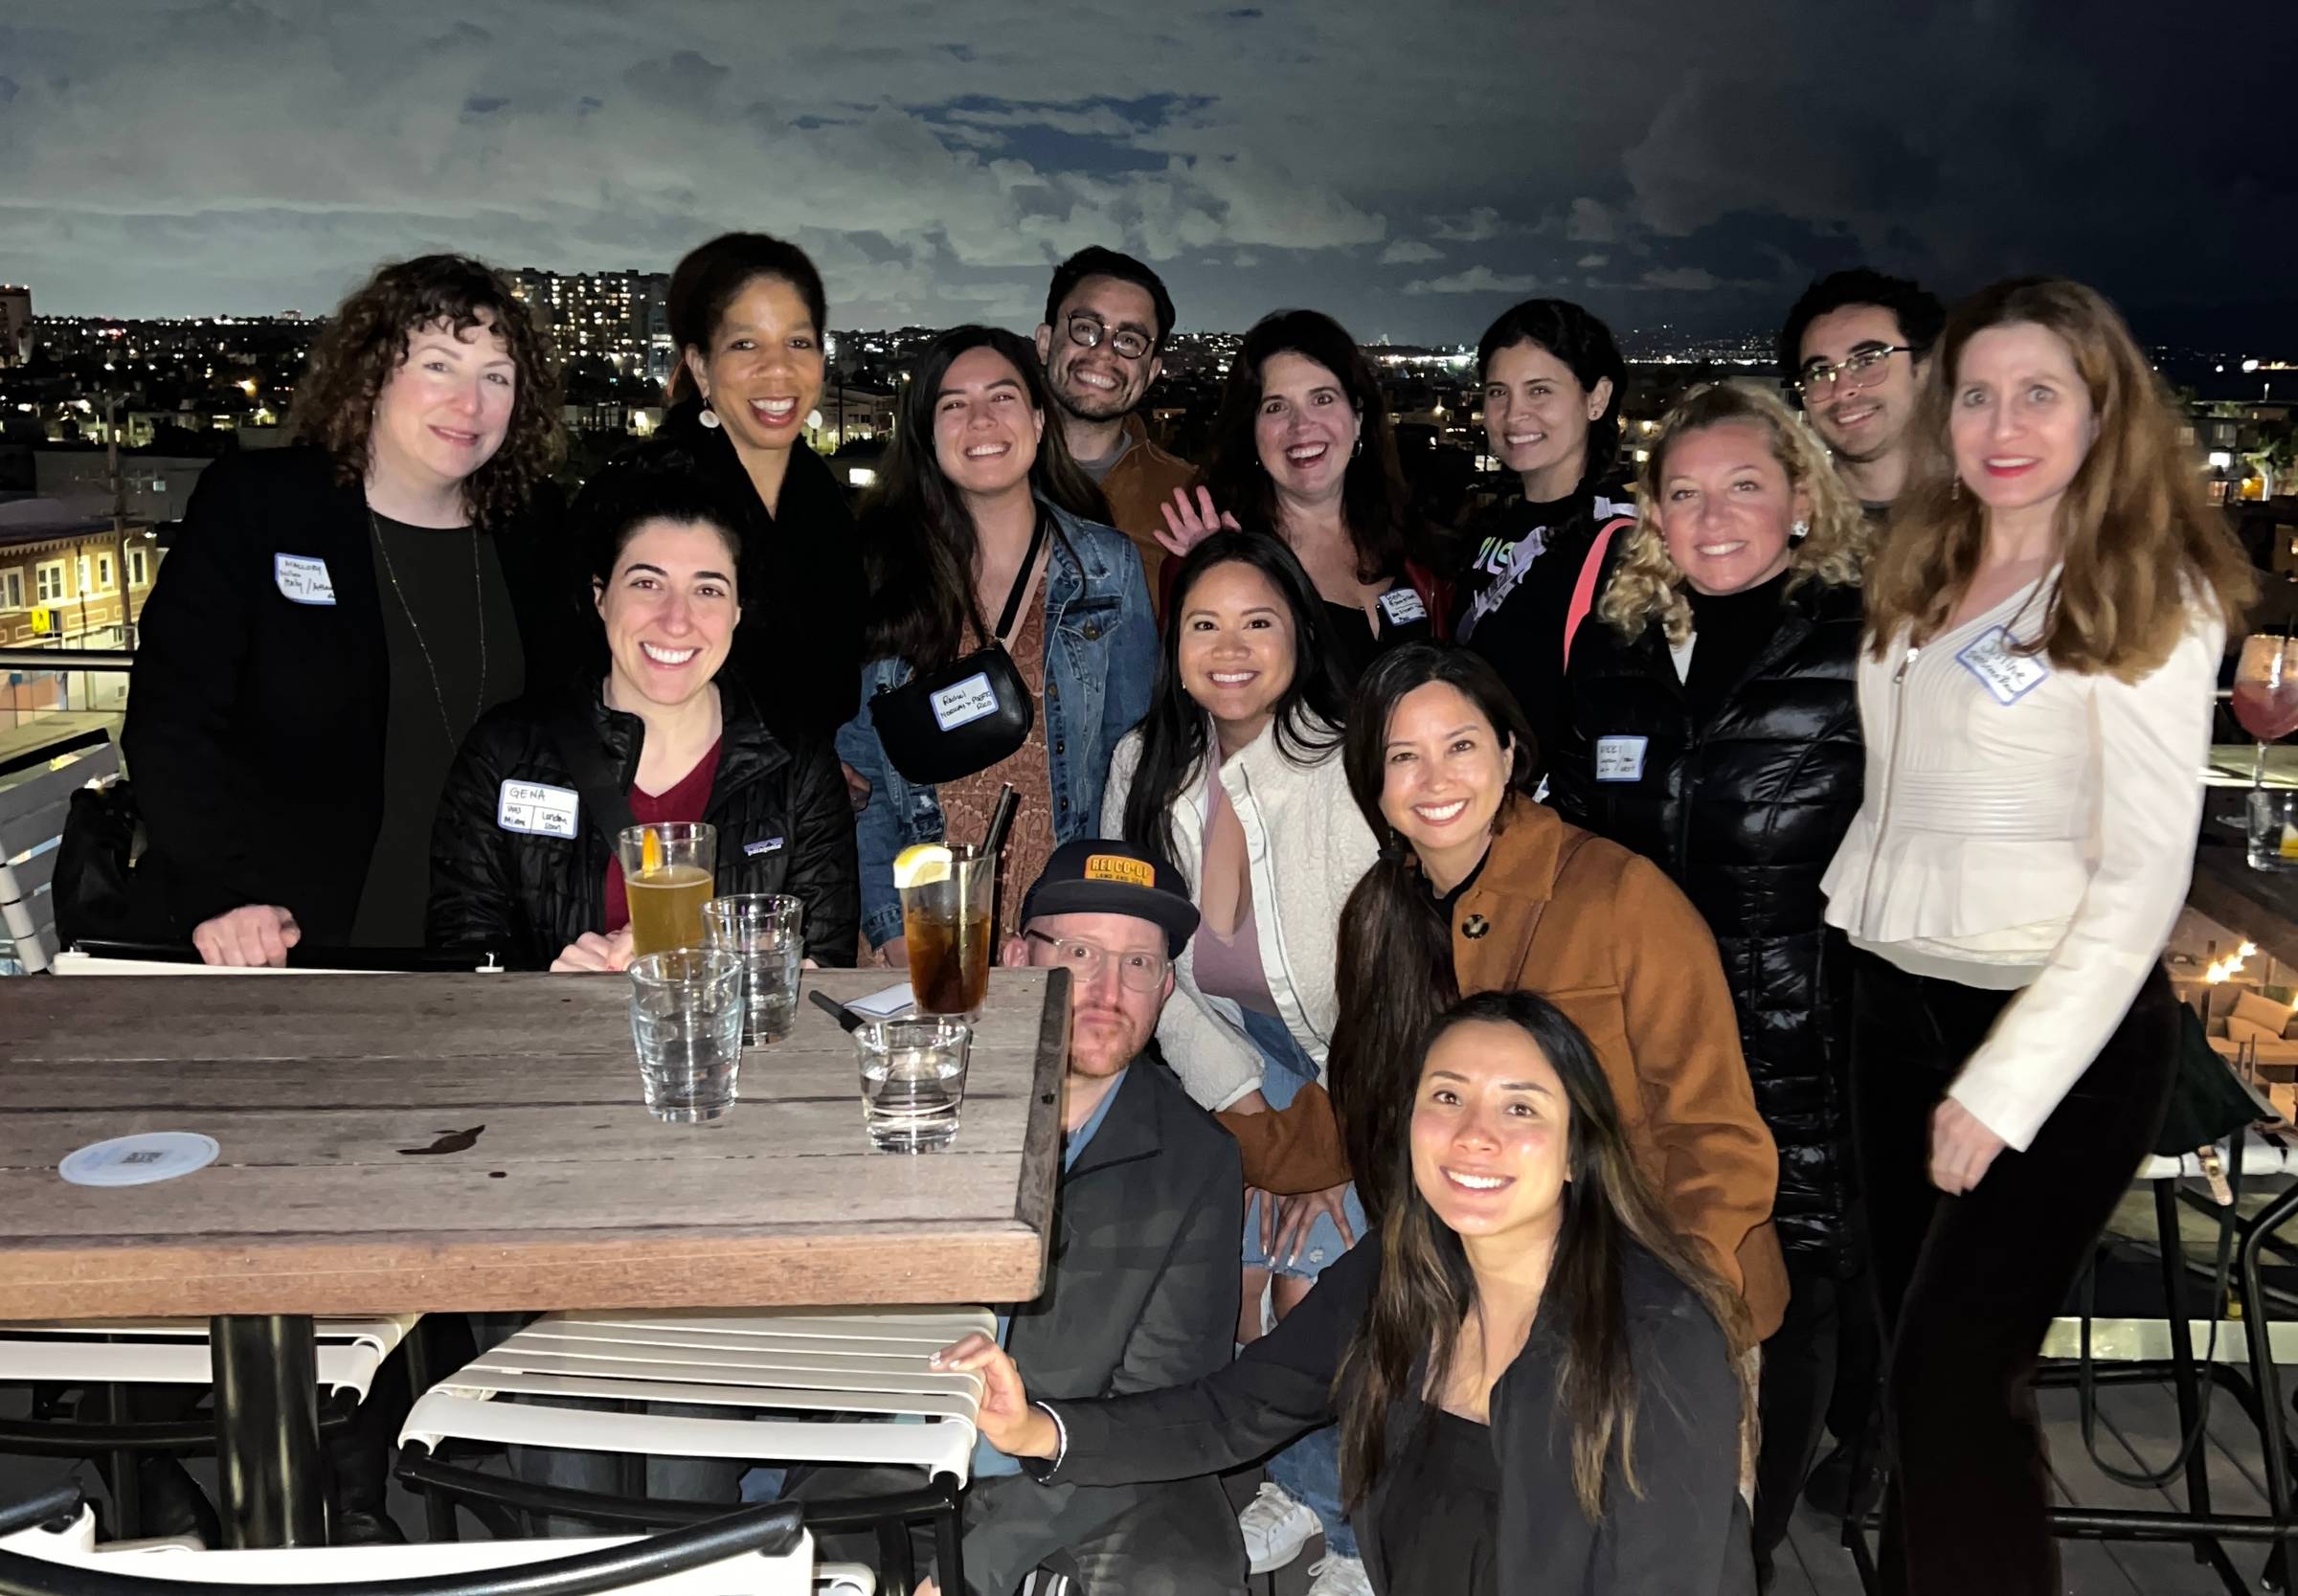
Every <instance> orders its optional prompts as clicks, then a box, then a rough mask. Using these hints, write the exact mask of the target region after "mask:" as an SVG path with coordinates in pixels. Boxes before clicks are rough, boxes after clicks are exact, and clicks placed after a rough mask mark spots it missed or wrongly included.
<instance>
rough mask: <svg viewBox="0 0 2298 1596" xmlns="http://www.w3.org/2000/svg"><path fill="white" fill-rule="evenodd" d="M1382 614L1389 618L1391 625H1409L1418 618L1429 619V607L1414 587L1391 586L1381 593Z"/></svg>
mask: <svg viewBox="0 0 2298 1596" xmlns="http://www.w3.org/2000/svg"><path fill="white" fill-rule="evenodd" d="M1381 614H1383V615H1384V616H1386V617H1387V618H1388V624H1389V625H1391V626H1409V625H1411V624H1412V623H1413V622H1414V621H1416V620H1426V619H1428V618H1429V607H1428V606H1427V605H1426V604H1424V603H1422V602H1421V601H1420V595H1419V594H1418V593H1416V592H1414V591H1413V590H1412V589H1410V588H1390V589H1389V590H1388V591H1387V592H1386V593H1384V594H1382V595H1381Z"/></svg>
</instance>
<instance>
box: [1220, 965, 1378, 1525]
mask: <svg viewBox="0 0 2298 1596" xmlns="http://www.w3.org/2000/svg"><path fill="white" fill-rule="evenodd" d="M1245 1030H1246V1034H1248V1035H1249V1036H1250V1037H1251V1038H1252V1040H1253V1042H1254V1044H1255V1045H1258V1046H1259V1048H1260V1050H1261V1062H1262V1064H1263V1065H1264V1066H1265V1067H1266V1068H1263V1069H1262V1071H1261V1095H1262V1096H1263V1097H1266V1098H1267V1099H1268V1100H1269V1106H1270V1107H1271V1108H1273V1109H1281V1108H1283V1107H1284V1106H1285V1105H1286V1104H1288V1103H1290V1102H1292V1101H1293V1099H1294V1097H1295V1095H1297V1094H1298V1092H1299V1090H1300V1089H1301V1088H1302V1087H1304V1086H1306V1085H1308V1084H1309V1083H1310V1082H1311V1081H1314V1080H1315V1079H1316V1078H1317V1061H1316V1060H1315V1059H1312V1058H1310V1057H1309V1055H1308V1054H1307V1053H1305V1052H1303V1051H1302V1050H1301V1046H1300V1044H1299V1043H1297V1042H1295V1041H1294V1040H1293V1033H1292V1032H1291V1031H1289V1030H1287V1029H1286V1028H1285V1023H1284V1022H1283V1021H1281V1020H1278V1019H1276V1018H1274V1017H1273V1016H1272V1015H1266V1014H1256V1013H1254V1012H1253V1011H1252V1010H1250V1009H1247V1010H1246V1011H1245ZM1341 1207H1342V1210H1343V1211H1344V1212H1345V1213H1346V1214H1347V1215H1348V1225H1349V1229H1350V1230H1351V1231H1352V1232H1354V1233H1355V1235H1356V1237H1357V1239H1358V1240H1360V1241H1361V1240H1363V1236H1364V1208H1363V1204H1362V1203H1359V1202H1358V1201H1357V1188H1356V1186H1355V1185H1354V1184H1353V1183H1352V1184H1351V1185H1350V1186H1349V1188H1348V1192H1347V1194H1346V1196H1345V1197H1344V1198H1343V1199H1342V1202H1341ZM1345 1250H1347V1249H1346V1248H1344V1247H1343V1246H1342V1245H1341V1228H1340V1226H1339V1225H1335V1224H1334V1223H1333V1222H1332V1219H1331V1218H1330V1216H1328V1215H1323V1214H1319V1215H1318V1217H1317V1223H1316V1224H1315V1225H1312V1226H1311V1227H1310V1230H1309V1239H1308V1243H1307V1245H1306V1246H1305V1247H1303V1248H1301V1251H1300V1256H1299V1257H1298V1258H1296V1259H1295V1261H1294V1262H1292V1263H1290V1264H1280V1265H1272V1264H1271V1263H1270V1261H1269V1256H1268V1254H1267V1252H1265V1251H1264V1250H1263V1249H1262V1247H1261V1217H1260V1199H1259V1198H1258V1197H1257V1196H1256V1197H1254V1198H1253V1199H1252V1200H1251V1201H1250V1203H1247V1205H1246V1208H1245V1260H1244V1261H1245V1267H1246V1268H1248V1269H1267V1270H1273V1272H1274V1273H1277V1274H1287V1275H1292V1276H1294V1277H1295V1278H1296V1279H1304V1280H1313V1279H1315V1278H1316V1277H1317V1276H1318V1274H1319V1273H1321V1272H1323V1270H1324V1267H1325V1265H1327V1264H1329V1263H1331V1262H1332V1261H1333V1260H1334V1259H1336V1258H1338V1257H1340V1256H1341V1253H1342V1252H1343V1251H1345ZM1264 1469H1265V1471H1266V1472H1267V1473H1268V1476H1269V1479H1270V1481H1271V1482H1272V1483H1273V1484H1275V1485H1277V1486H1280V1487H1282V1488H1283V1489H1284V1490H1285V1491H1286V1492H1287V1493H1288V1494H1290V1495H1292V1496H1293V1497H1295V1499H1296V1500H1298V1501H1302V1502H1306V1503H1307V1504H1308V1506H1309V1510H1310V1511H1311V1512H1313V1513H1315V1514H1316V1515H1317V1517H1319V1518H1321V1519H1322V1520H1324V1549H1325V1550H1326V1551H1327V1552H1329V1553H1332V1554H1334V1555H1335V1556H1339V1557H1355V1556H1356V1555H1357V1536H1356V1532H1355V1531H1354V1530H1352V1529H1351V1528H1349V1523H1348V1518H1347V1517H1346V1515H1344V1514H1343V1513H1342V1512H1341V1430H1340V1427H1338V1426H1336V1425H1326V1426H1325V1427H1323V1428H1322V1429H1313V1430H1311V1431H1309V1433H1308V1434H1306V1435H1303V1436H1302V1437H1301V1438H1300V1439H1299V1440H1297V1441H1295V1442H1294V1443H1293V1444H1292V1445H1290V1446H1288V1447H1286V1448H1285V1449H1284V1450H1281V1451H1278V1452H1276V1453H1275V1454H1274V1455H1273V1456H1272V1457H1271V1458H1270V1459H1269V1461H1268V1463H1267V1464H1266V1465H1264Z"/></svg>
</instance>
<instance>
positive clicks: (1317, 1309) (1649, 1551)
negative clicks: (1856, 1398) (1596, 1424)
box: [1023, 1237, 1755, 1596]
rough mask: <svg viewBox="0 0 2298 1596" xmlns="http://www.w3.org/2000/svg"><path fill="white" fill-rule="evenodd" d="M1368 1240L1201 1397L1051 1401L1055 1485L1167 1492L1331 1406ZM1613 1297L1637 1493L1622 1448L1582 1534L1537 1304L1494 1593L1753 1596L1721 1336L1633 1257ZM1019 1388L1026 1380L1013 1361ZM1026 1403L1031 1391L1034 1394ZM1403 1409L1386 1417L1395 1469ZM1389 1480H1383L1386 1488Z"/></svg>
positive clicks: (1283, 1436) (1376, 1557)
mask: <svg viewBox="0 0 2298 1596" xmlns="http://www.w3.org/2000/svg"><path fill="white" fill-rule="evenodd" d="M1380 1270H1381V1244H1380V1239H1379V1238H1378V1237H1372V1238H1368V1239H1367V1240H1365V1241H1363V1242H1362V1243H1360V1244H1359V1245H1357V1246H1356V1247H1354V1248H1350V1249H1349V1251H1348V1252H1347V1254H1346V1255H1345V1256H1343V1257H1341V1259H1340V1260H1338V1261H1337V1262H1335V1263H1334V1264H1333V1265H1332V1266H1331V1267H1330V1268H1328V1269H1327V1270H1325V1271H1324V1273H1323V1274H1322V1275H1320V1276H1318V1281H1317V1284H1316V1286H1315V1287H1314V1288H1313V1289H1312V1290H1311V1291H1310V1293H1309V1294H1308V1295H1307V1297H1305V1298H1303V1299H1302V1301H1301V1303H1300V1306H1299V1307H1297V1308H1295V1309H1294V1310H1293V1312H1292V1313H1290V1314H1288V1315H1285V1317H1284V1318H1283V1319H1282V1320H1280V1321H1279V1322H1278V1324H1277V1327H1276V1328H1275V1329H1274V1330H1273V1331H1272V1332H1270V1334H1268V1335H1267V1336H1264V1337H1261V1339H1259V1340H1257V1341H1255V1342H1253V1343H1252V1345H1250V1347H1248V1348H1246V1349H1245V1352H1244V1355H1243V1356H1242V1357H1240V1358H1239V1359H1238V1360H1236V1361H1235V1362H1234V1363H1232V1364H1230V1365H1229V1366H1228V1367H1227V1368H1225V1369H1222V1370H1220V1371H1219V1372H1218V1373H1215V1374H1213V1375H1211V1376H1209V1377H1207V1378H1205V1379H1202V1380H1199V1381H1198V1382H1196V1383H1195V1384H1193V1385H1184V1386H1181V1387H1179V1388H1177V1389H1174V1390H1170V1391H1158V1392H1153V1393H1151V1394H1149V1395H1146V1396H1137V1397H1124V1398H1120V1399H1118V1400H1116V1401H1114V1402H1061V1401H1048V1402H1047V1406H1048V1407H1049V1408H1050V1409H1051V1410H1052V1411H1053V1413H1054V1414H1055V1415H1056V1417H1057V1418H1058V1419H1059V1420H1060V1423H1061V1427H1062V1430H1063V1433H1064V1434H1065V1436H1066V1437H1067V1440H1068V1448H1067V1450H1066V1451H1065V1453H1064V1454H1063V1455H1062V1456H1061V1457H1060V1458H1058V1459H1056V1460H1055V1463H1054V1464H1053V1466H1051V1467H1050V1468H1048V1467H1046V1466H1045V1465H1042V1464H1041V1465H1038V1466H1037V1468H1036V1472H1038V1473H1039V1475H1040V1477H1042V1478H1044V1479H1047V1480H1048V1481H1065V1480H1074V1481H1078V1482H1081V1483H1089V1484H1101V1483H1111V1482H1115V1481H1119V1480H1143V1479H1169V1478H1179V1477H1183V1476H1185V1475H1190V1474H1197V1473H1204V1472H1209V1471H1214V1470H1221V1469H1229V1468H1234V1467H1236V1466H1237V1465H1238V1464H1241V1463H1246V1462H1249V1461H1250V1460H1251V1459H1253V1458H1256V1457H1259V1456H1260V1455H1262V1454H1263V1453H1264V1452H1267V1451H1270V1450H1273V1449H1274V1448H1275V1447H1278V1446H1281V1445H1282V1444H1283V1443H1285V1442H1287V1441H1289V1440H1291V1439H1293V1438H1294V1437H1295V1436H1296V1435H1299V1434H1301V1433H1303V1432H1304V1431H1307V1430H1310V1429H1314V1428H1316V1427H1318V1426H1319V1425H1323V1424H1328V1423H1330V1422H1331V1421H1332V1420H1333V1419H1334V1418H1335V1417H1337V1416H1338V1412H1339V1408H1338V1405H1337V1403H1336V1401H1335V1397H1334V1392H1333V1381H1334V1377H1335V1376H1336V1374H1337V1373H1338V1372H1339V1370H1340V1367H1341V1358H1342V1356H1343V1355H1344V1354H1345V1353H1346V1352H1347V1350H1348V1346H1349V1343H1350V1341H1351V1339H1352V1338H1353V1337H1355V1335H1356V1333H1357V1331H1358V1328H1359V1327H1360V1326H1361V1325H1362V1324H1363V1320H1364V1315H1365V1313H1366V1311H1367V1310H1368V1309H1369V1308H1370V1307H1371V1304H1372V1298H1373V1293H1374V1289H1375V1288H1376V1287H1377V1286H1378V1285H1379V1283H1380ZM1621 1285H1622V1295H1623V1298H1624V1300H1625V1306H1626V1309H1627V1318H1628V1334H1629V1339H1630V1346H1631V1351H1632V1356H1633V1359H1634V1361H1635V1369H1636V1379H1637V1382H1638V1384H1639V1397H1638V1401H1637V1404H1636V1417H1635V1472H1636V1479H1637V1482H1638V1483H1639V1484H1640V1485H1641V1486H1642V1488H1643V1490H1642V1493H1641V1494H1640V1495H1638V1494H1637V1493H1636V1492H1633V1491H1631V1490H1630V1489H1629V1487H1628V1482H1627V1480H1626V1479H1625V1478H1624V1477H1623V1476H1622V1474H1621V1472H1620V1466H1619V1456H1618V1450H1617V1449H1616V1447H1615V1449H1614V1451H1613V1456H1612V1460H1611V1465H1610V1466H1609V1467H1608V1468H1607V1470H1606V1471H1605V1478H1604V1512H1603V1515H1602V1517H1600V1518H1599V1519H1598V1520H1597V1521H1595V1522H1593V1523H1590V1522H1589V1521H1588V1518H1587V1517H1585V1516H1584V1515H1583V1514H1582V1513H1581V1511H1580V1503H1579V1499H1578V1497H1577V1496H1576V1495H1574V1494H1573V1491H1572V1468H1571V1437H1570V1432H1569V1430H1568V1428H1567V1427H1566V1426H1565V1425H1563V1424H1562V1423H1561V1422H1560V1421H1559V1419H1558V1417H1557V1414H1556V1410H1555V1407H1554V1400H1553V1399H1554V1393H1555V1390H1556V1381H1557V1375H1558V1372H1559V1368H1560V1366H1561V1363H1562V1360H1563V1355H1564V1347H1563V1340H1562V1337H1561V1335H1560V1334H1559V1333H1558V1331H1557V1328H1556V1325H1555V1323H1554V1321H1553V1319H1552V1317H1551V1315H1550V1314H1549V1311H1548V1310H1549V1304H1546V1303H1543V1305H1542V1308H1541V1313H1540V1316H1539V1318H1538V1319H1536V1320H1535V1321H1534V1323H1533V1327H1532V1335H1531V1337H1530V1338H1529V1339H1527V1340H1526V1341H1525V1343H1524V1349H1523V1351H1521V1353H1519V1354H1517V1358H1516V1361H1515V1362H1513V1363H1511V1364H1509V1365H1508V1368H1507V1370H1506V1372H1504V1373H1503V1374H1502V1375H1501V1376H1500V1379H1499V1382H1498V1384H1496V1385H1495V1386H1494V1387H1493V1392H1492V1444H1493V1450H1494V1452H1495V1454H1496V1456H1497V1457H1498V1463H1499V1470H1500V1491H1499V1498H1500V1500H1501V1501H1503V1502H1505V1503H1507V1504H1508V1511H1507V1512H1506V1513H1504V1514H1503V1515H1501V1516H1500V1520H1499V1522H1498V1524H1497V1525H1495V1526H1494V1534H1495V1538H1496V1539H1495V1550H1496V1552H1497V1555H1498V1563H1499V1588H1500V1589H1501V1590H1503V1591H1507V1592H1509V1593H1510V1596H1514V1593H1516V1592H1519V1591H1525V1592H1530V1591H1539V1592H1542V1593H1543V1596H1567V1593H1575V1592H1576V1593H1579V1596H1752V1592H1753V1591H1754V1589H1755V1564H1754V1558H1753V1554H1752V1553H1751V1552H1750V1550H1749V1548H1748V1540H1747V1536H1748V1529H1747V1510H1746V1503H1745V1502H1743V1501H1742V1500H1741V1498H1740V1488H1739V1479H1740V1444H1739V1418H1740V1386H1739V1380H1738V1377H1737V1375H1736V1373H1735V1372H1734V1371H1733V1369H1732V1367H1731V1363H1730V1358H1729V1354H1728V1351H1727V1347H1726V1343H1725V1340H1724V1332H1723V1330H1722V1329H1721V1328H1720V1327H1718V1325H1717V1324H1716V1321H1715V1320H1714V1319H1713V1318H1712V1317H1711V1316H1709V1315H1708V1312H1707V1310H1706V1309H1705V1308H1704V1307H1702V1306H1701V1303H1700V1301H1699V1299H1698V1298H1697V1297H1695V1296H1693V1295H1692V1293H1691V1292H1690V1291H1689V1290H1688V1289H1687V1288H1686V1287H1685V1286H1684V1284H1683V1283H1682V1282H1681V1281H1680V1280H1678V1279H1677V1278H1676V1277H1675V1276H1674V1275H1673V1274H1671V1273H1669V1272H1668V1271H1667V1270H1665V1269H1664V1268H1662V1267H1661V1266H1660V1265H1659V1264H1658V1262H1657V1261H1656V1260H1655V1259H1653V1258H1652V1257H1651V1255H1650V1254H1648V1253H1645V1252H1643V1251H1641V1250H1640V1249H1635V1250H1632V1251H1631V1253H1630V1254H1629V1256H1628V1258H1627V1260H1626V1264H1625V1268H1624V1270H1623V1272H1622V1281H1621ZM1023 1373H1024V1375H1025V1376H1026V1375H1027V1373H1028V1366H1027V1364H1026V1363H1024V1364H1023ZM1034 1394H1036V1393H1035V1392H1034V1391H1033V1395H1034ZM1410 1422H1411V1410H1410V1409H1409V1408H1408V1407H1406V1406H1404V1405H1400V1406H1399V1408H1398V1410H1397V1411H1395V1412H1392V1413H1391V1414H1390V1415H1389V1424H1388V1442H1389V1448H1390V1451H1391V1454H1393V1453H1394V1451H1395V1450H1396V1449H1397V1448H1399V1447H1400V1446H1401V1445H1402V1443H1403V1442H1404V1440H1405V1438H1406V1436H1407V1433H1408V1431H1407V1428H1406V1427H1407V1426H1408V1424H1409V1423H1410ZM1384 1477H1386V1476H1384ZM1382 1496H1383V1486H1382V1485H1381V1484H1380V1483H1379V1482H1376V1483H1375V1484H1374V1487H1373V1489H1372V1491H1371V1492H1370V1494H1369V1495H1367V1496H1366V1498H1365V1500H1364V1501H1363V1502H1361V1503H1359V1504H1358V1507H1357V1510H1356V1512H1355V1513H1353V1514H1352V1515H1350V1517H1349V1522H1350V1523H1351V1524H1353V1525H1354V1526H1355V1527H1356V1531H1357V1543H1358V1546H1359V1547H1360V1549H1361V1550H1362V1552H1363V1558H1364V1569H1365V1572H1366V1573H1367V1574H1368V1575H1369V1576H1370V1577H1371V1580H1372V1586H1373V1588H1374V1589H1375V1590H1377V1591H1382V1592H1389V1591H1407V1592H1416V1591H1418V1590H1419V1589H1420V1588H1421V1586H1420V1585H1418V1584H1417V1583H1416V1582H1415V1579H1414V1571H1413V1570H1411V1569H1409V1568H1392V1567H1390V1566H1389V1565H1388V1561H1387V1558H1386V1554H1385V1551H1384V1548H1383V1546H1382V1543H1381V1539H1380V1512H1381V1502H1382Z"/></svg>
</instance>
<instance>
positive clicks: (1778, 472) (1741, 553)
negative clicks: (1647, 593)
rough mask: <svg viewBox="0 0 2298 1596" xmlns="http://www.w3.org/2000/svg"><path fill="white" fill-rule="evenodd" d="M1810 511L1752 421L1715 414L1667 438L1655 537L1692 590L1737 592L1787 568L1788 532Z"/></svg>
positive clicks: (1768, 441)
mask: <svg viewBox="0 0 2298 1596" xmlns="http://www.w3.org/2000/svg"><path fill="white" fill-rule="evenodd" d="M1811 513H1812V504H1811V496H1810V495H1809V494H1807V493H1805V492H1804V491H1803V490H1802V489H1801V488H1798V487H1795V486H1793V485H1791V483H1789V481H1788V471H1787V467H1786V466H1784V465H1782V464H1781V463H1780V462H1779V457H1778V456H1777V455H1776V454H1774V453H1773V452H1772V449H1771V435H1770V432H1769V429H1767V428H1765V427H1764V426H1762V425H1760V424H1759V423H1757V422H1754V421H1719V422H1717V423H1716V424H1715V425H1714V426H1710V427H1701V428H1700V429H1699V430H1698V431H1696V432H1688V433H1684V434H1682V435H1681V436H1679V437H1677V438H1670V439H1669V440H1668V444H1667V457H1666V470H1665V471H1664V472H1663V474H1662V475H1661V477H1660V479H1659V535H1660V541H1661V542H1663V543H1665V544H1666V545H1667V549H1668V558H1669V559H1671V560H1674V561H1675V562H1676V569H1677V570H1678V571H1680V572H1682V573H1683V574H1684V579H1685V580H1686V581H1688V582H1690V583H1691V584H1692V586H1693V588H1694V589H1696V590H1697V591H1699V592H1701V593H1738V592H1740V591H1741V590H1742V589H1744V588H1751V587H1753V586H1755V585H1756V584H1757V583H1759V582H1768V581H1769V580H1770V579H1771V578H1772V577H1774V576H1776V575H1778V574H1779V573H1781V572H1783V571H1785V570H1787V568H1788V554H1789V551H1790V549H1791V541H1790V533H1791V530H1792V528H1793V526H1794V524H1795V523H1796V522H1798V521H1808V520H1809V519H1810V517H1811Z"/></svg>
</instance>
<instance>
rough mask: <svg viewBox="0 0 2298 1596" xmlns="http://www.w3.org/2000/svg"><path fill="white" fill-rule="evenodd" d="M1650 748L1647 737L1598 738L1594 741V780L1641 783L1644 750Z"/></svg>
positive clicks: (1649, 739) (1650, 742) (1650, 743)
mask: <svg viewBox="0 0 2298 1596" xmlns="http://www.w3.org/2000/svg"><path fill="white" fill-rule="evenodd" d="M1651 746H1652V739H1651V738H1649V737H1598V738H1597V739H1596V779H1597V780H1598V781H1641V780H1643V778H1644V750H1646V749H1647V748H1649V747H1651Z"/></svg>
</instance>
